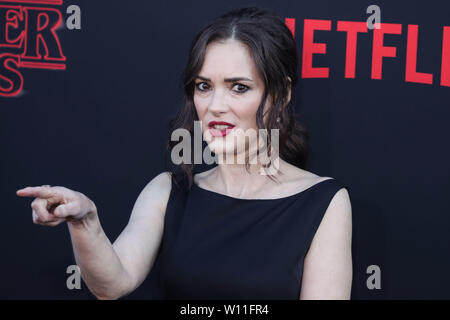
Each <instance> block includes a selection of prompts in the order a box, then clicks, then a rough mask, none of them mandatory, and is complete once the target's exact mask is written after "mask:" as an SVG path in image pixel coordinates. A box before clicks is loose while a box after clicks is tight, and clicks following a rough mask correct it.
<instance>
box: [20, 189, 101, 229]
mask: <svg viewBox="0 0 450 320" xmlns="http://www.w3.org/2000/svg"><path fill="white" fill-rule="evenodd" d="M16 194H17V195H18V196H19V197H34V198H35V199H34V200H33V202H32V203H31V208H32V218H33V222H34V223H35V224H40V225H43V226H50V227H54V226H57V225H58V224H60V223H61V222H64V221H67V222H80V221H81V220H83V219H84V218H86V217H87V216H88V214H90V213H93V212H96V208H95V204H94V203H93V202H92V201H91V200H90V199H89V198H88V197H86V196H85V195H84V194H82V193H80V192H77V191H73V190H70V189H67V188H65V187H50V186H49V185H43V186H41V187H26V188H24V189H20V190H17V192H16Z"/></svg>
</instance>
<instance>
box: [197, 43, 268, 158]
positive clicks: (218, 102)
mask: <svg viewBox="0 0 450 320" xmlns="http://www.w3.org/2000/svg"><path fill="white" fill-rule="evenodd" d="M263 93H264V83H263V82H262V79H260V77H259V74H258V73H257V69H256V66H255V64H254V61H253V58H252V57H251V55H250V52H249V51H248V48H247V47H246V46H245V45H244V44H243V43H242V42H239V41H237V40H227V41H226V42H213V43H210V44H209V45H208V47H207V49H206V55H205V61H204V63H203V66H202V69H201V70H200V72H199V75H198V77H197V78H196V80H195V92H194V104H195V108H196V110H197V114H198V117H199V120H200V121H201V124H202V132H203V137H204V139H205V141H206V142H207V143H208V146H209V148H210V149H211V151H212V152H214V153H216V154H231V155H232V154H234V153H235V152H236V154H242V152H245V150H246V145H245V139H242V137H243V135H244V133H245V132H246V130H249V131H247V136H248V137H250V138H249V143H250V146H254V145H255V142H256V140H255V139H253V137H254V135H249V134H248V132H250V131H254V133H255V134H257V130H258V127H257V124H256V111H257V110H258V107H259V104H260V103H261V100H262V96H263ZM269 100H270V98H268V99H267V101H269ZM266 105H267V103H266ZM211 121H224V122H227V123H229V124H231V125H233V126H234V127H232V128H229V129H227V130H226V131H225V130H221V128H220V127H218V128H217V129H214V128H210V123H211ZM238 129H240V130H238ZM225 132H226V135H225V136H222V135H223V134H224V133H225ZM239 137H240V138H239ZM247 149H248V146H247Z"/></svg>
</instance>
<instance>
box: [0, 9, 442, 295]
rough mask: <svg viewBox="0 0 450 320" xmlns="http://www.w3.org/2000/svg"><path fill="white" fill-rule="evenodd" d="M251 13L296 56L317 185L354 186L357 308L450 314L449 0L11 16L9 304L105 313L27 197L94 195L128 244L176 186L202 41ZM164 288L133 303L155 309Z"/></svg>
mask: <svg viewBox="0 0 450 320" xmlns="http://www.w3.org/2000/svg"><path fill="white" fill-rule="evenodd" d="M74 5H75V6H74ZM243 6H259V7H262V8H266V9H269V10H272V11H274V12H275V13H277V14H278V15H279V16H280V17H282V18H283V20H284V21H285V22H286V24H287V25H288V26H289V28H290V30H291V31H292V32H293V34H294V35H295V39H296V41H297V43H298V48H299V54H300V60H301V65H300V69H301V70H299V72H300V75H301V79H300V81H299V84H298V86H297V88H296V89H295V101H296V105H295V108H296V111H297V112H298V114H302V119H301V121H303V123H304V124H305V125H306V126H307V128H308V130H309V132H310V135H311V140H310V141H311V150H312V155H311V162H310V166H309V168H308V170H309V171H312V172H314V173H316V174H318V175H321V176H332V177H336V178H338V179H340V180H342V181H344V182H345V183H347V184H348V185H349V186H350V188H351V193H350V195H351V200H352V209H353V250H352V251H353V274H354V277H353V288H352V298H353V299H407V298H413V299H419V298H424V299H431V298H450V273H449V272H448V270H450V256H449V254H450V250H449V249H450V248H449V247H450V235H449V232H448V230H449V226H450V202H449V200H448V199H449V195H450V168H449V165H450V151H449V145H450V142H449V141H450V130H449V129H448V123H449V120H450V101H449V99H450V4H449V2H448V1H447V0H439V1H421V0H410V1H375V0H371V1H365V0H346V1H334V0H315V1H287V0H286V1H285V0H278V1H257V2H256V1H213V2H211V1H208V2H203V1H157V2H154V1H135V2H124V1H60V0H47V1H32V0H27V1H4V0H0V139H1V157H0V170H1V171H0V177H1V179H0V188H1V191H0V192H1V193H0V194H1V205H2V217H1V220H0V221H1V222H0V226H1V227H0V257H1V262H0V298H2V299H22V298H23V299H50V298H55V299H82V298H83V299H94V298H95V297H94V296H93V295H92V294H91V293H90V292H89V290H88V289H87V287H86V285H85V284H84V283H83V282H82V283H81V285H80V287H79V289H78V288H77V287H76V286H75V287H73V286H72V287H71V286H70V285H69V286H68V282H70V281H68V278H69V277H70V276H71V270H72V269H70V266H72V265H74V264H75V260H74V257H73V251H72V246H71V242H70V237H69V232H68V229H67V226H66V225H65V224H61V225H59V226H57V227H55V228H49V227H43V226H38V225H34V224H33V223H32V218H31V208H30V203H31V199H24V198H19V197H17V196H16V194H15V191H16V190H17V189H19V188H22V187H24V186H29V185H32V186H33V185H43V184H50V185H62V186H66V187H68V188H71V189H74V190H77V191H80V192H83V193H84V194H86V195H87V196H88V197H90V198H91V199H93V200H94V202H95V203H96V205H97V208H98V211H99V215H100V219H101V223H102V226H103V228H104V230H105V232H106V233H107V235H108V237H109V238H110V240H111V241H114V240H115V239H116V237H117V236H118V235H119V234H120V232H121V231H122V229H123V228H124V227H125V225H126V223H127V222H128V218H129V215H130V213H131V210H132V207H133V204H134V202H135V200H136V198H137V196H138V194H139V192H140V191H141V190H142V188H143V187H144V186H145V185H146V184H147V183H148V182H149V181H150V180H151V179H152V178H153V177H154V176H156V175H157V174H158V173H160V172H162V171H164V162H163V155H164V147H165V143H166V138H167V136H168V127H167V122H168V120H169V119H170V118H171V117H172V115H173V114H174V113H175V112H176V110H177V109H178V108H179V107H180V106H181V91H180V87H179V77H180V74H181V71H182V69H183V67H184V64H185V63H186V61H187V54H188V49H189V46H190V43H191V41H192V38H193V37H194V35H195V34H196V33H197V32H198V31H199V30H200V28H201V27H202V26H203V25H204V24H205V23H207V22H208V21H210V20H211V19H212V18H214V17H216V16H218V15H221V14H223V13H224V12H226V11H228V10H230V9H232V8H236V7H243ZM368 9H369V10H368ZM378 17H379V18H380V20H377V18H378ZM374 21H375V22H377V21H378V22H380V23H381V24H380V25H377V24H376V25H374V27H375V28H373V27H372V26H373V22H374ZM60 22H61V23H60ZM58 23H60V24H59V26H58ZM69 280H70V279H69ZM148 281H149V280H148V279H147V280H146V281H145V282H144V283H143V284H142V285H141V287H139V288H138V289H137V290H136V291H135V292H133V293H132V294H131V295H130V296H128V297H126V298H125V299H132V298H134V299H146V298H149V297H150V295H149V291H148V290H147V289H148V286H149V282H148Z"/></svg>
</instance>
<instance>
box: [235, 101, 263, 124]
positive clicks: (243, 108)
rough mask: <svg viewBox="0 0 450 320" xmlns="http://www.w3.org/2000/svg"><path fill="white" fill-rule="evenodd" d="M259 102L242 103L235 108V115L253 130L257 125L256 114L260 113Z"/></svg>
mask: <svg viewBox="0 0 450 320" xmlns="http://www.w3.org/2000/svg"><path fill="white" fill-rule="evenodd" d="M258 107H259V100H249V101H242V103H238V104H236V105H235V107H234V108H233V111H234V113H235V114H236V115H237V116H238V117H239V119H240V121H241V122H242V123H243V124H245V127H247V128H253V127H255V125H256V112H257V111H258Z"/></svg>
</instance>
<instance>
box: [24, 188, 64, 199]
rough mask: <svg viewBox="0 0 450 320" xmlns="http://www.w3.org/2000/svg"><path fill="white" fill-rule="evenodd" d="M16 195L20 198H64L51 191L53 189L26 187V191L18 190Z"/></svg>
mask: <svg viewBox="0 0 450 320" xmlns="http://www.w3.org/2000/svg"><path fill="white" fill-rule="evenodd" d="M16 194H17V195H18V196H19V197H35V198H43V199H49V198H58V199H59V198H62V197H61V196H60V195H59V194H58V193H57V192H55V191H54V190H52V189H51V187H47V186H42V187H26V188H24V189H20V190H17V192H16Z"/></svg>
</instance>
